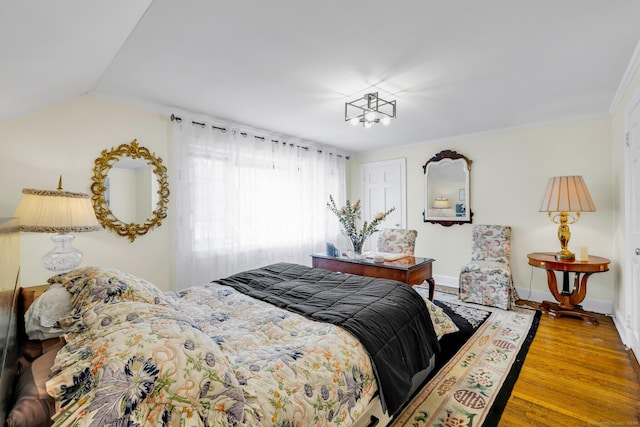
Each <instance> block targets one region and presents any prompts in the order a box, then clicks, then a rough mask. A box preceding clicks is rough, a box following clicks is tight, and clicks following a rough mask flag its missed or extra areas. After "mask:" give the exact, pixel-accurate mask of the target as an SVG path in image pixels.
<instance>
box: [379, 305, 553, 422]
mask: <svg viewBox="0 0 640 427" xmlns="http://www.w3.org/2000/svg"><path fill="white" fill-rule="evenodd" d="M439 299H440V300H439ZM438 300H439V301H438ZM436 301H437V304H438V305H439V306H441V307H443V308H444V307H445V306H448V307H449V308H450V309H451V310H453V311H454V312H456V313H458V314H460V315H461V316H462V317H464V318H465V319H467V320H469V321H470V322H471V323H473V322H476V325H477V329H476V328H474V329H475V331H473V332H472V335H471V337H468V336H467V338H468V339H466V342H464V343H463V344H462V346H461V348H460V349H459V350H458V351H457V353H455V354H454V355H453V356H450V357H447V361H446V363H444V366H442V367H440V368H439V369H438V367H437V368H436V369H437V372H436V373H435V374H434V376H432V377H431V379H430V380H429V381H428V382H427V384H426V385H425V386H424V387H423V388H422V389H421V390H420V391H418V392H417V394H416V395H415V396H414V398H413V399H412V400H411V402H410V403H409V404H408V405H407V406H406V407H405V408H404V409H403V411H402V412H401V413H400V415H398V416H397V417H396V418H395V419H394V421H393V423H392V424H391V426H392V427H401V426H411V427H422V426H434V427H450V426H451V427H453V426H455V427H462V426H465V427H478V426H481V425H485V426H492V425H497V424H498V420H499V419H500V415H501V414H502V411H503V410H504V407H505V405H506V403H507V400H508V399H509V395H510V394H511V390H512V389H513V385H514V384H515V381H516V379H517V377H518V374H519V373H520V369H521V367H522V364H523V363H524V358H525V356H526V353H527V351H528V350H529V346H530V344H531V341H532V340H533V337H534V335H535V332H536V330H537V327H538V323H539V320H540V313H539V312H536V311H532V310H527V309H522V308H516V309H514V310H512V311H504V310H498V309H492V308H491V307H482V309H480V307H481V306H476V305H471V304H464V303H461V302H459V301H457V298H456V297H455V296H452V295H444V294H441V293H439V294H436ZM483 309H486V310H483ZM447 311H448V310H447ZM482 313H485V314H484V316H483V314H482ZM454 320H456V319H454ZM456 322H457V320H456ZM446 337H447V336H446V335H445V336H444V337H443V338H442V339H445V338H446Z"/></svg>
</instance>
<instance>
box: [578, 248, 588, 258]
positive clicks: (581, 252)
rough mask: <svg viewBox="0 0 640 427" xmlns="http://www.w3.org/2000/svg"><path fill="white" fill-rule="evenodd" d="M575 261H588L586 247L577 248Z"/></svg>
mask: <svg viewBox="0 0 640 427" xmlns="http://www.w3.org/2000/svg"><path fill="white" fill-rule="evenodd" d="M576 261H589V248H587V247H586V246H578V249H577V251H576Z"/></svg>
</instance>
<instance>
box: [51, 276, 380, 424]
mask: <svg viewBox="0 0 640 427" xmlns="http://www.w3.org/2000/svg"><path fill="white" fill-rule="evenodd" d="M81 270H83V271H82V274H79V273H75V275H73V274H71V273H74V272H71V273H66V275H61V276H56V278H54V281H59V282H61V283H64V285H65V287H67V289H68V290H69V292H71V293H72V294H73V295H74V297H73V299H74V307H75V315H74V316H72V317H69V318H66V319H64V320H63V321H61V326H62V328H63V329H64V330H65V331H66V335H65V338H66V340H67V345H66V346H65V347H64V348H63V349H62V350H61V351H60V352H59V353H58V356H57V357H56V366H54V369H53V373H52V378H51V379H50V380H49V381H48V382H47V391H48V392H49V394H51V395H52V396H54V399H55V401H56V408H57V413H56V416H55V417H54V425H56V426H85V425H86V426H105V425H107V426H129V425H133V426H136V425H139V426H143V425H149V426H151V425H153V426H174V425H175V426H214V425H251V426H254V425H264V426H294V425H295V426H304V425H308V426H330V425H335V426H346V425H349V424H351V423H352V422H353V420H355V419H356V418H357V417H358V416H359V415H360V414H361V413H362V412H363V411H364V408H365V407H366V406H367V404H368V403H369V401H370V399H371V398H372V396H373V395H374V394H375V392H376V390H377V386H376V382H375V380H374V375H373V373H372V368H371V363H370V360H369V357H368V356H367V354H366V353H365V351H364V350H363V348H362V346H361V345H360V343H359V342H358V341H357V340H356V339H355V338H353V336H351V335H350V334H349V333H347V332H345V331H344V330H342V329H340V328H338V327H335V326H333V325H329V324H324V323H319V322H313V321H309V320H307V319H305V318H303V317H301V316H299V315H296V314H294V313H290V312H288V311H285V310H281V309H278V308H275V307H274V306H272V305H270V304H265V303H262V302H260V301H257V300H255V299H253V298H250V297H248V296H245V295H243V294H240V293H238V292H236V291H234V290H232V289H231V288H229V287H226V286H222V285H218V284H207V285H202V286H197V287H192V288H189V289H188V290H186V291H183V292H180V293H178V294H172V293H169V294H163V293H161V292H159V291H158V290H157V288H155V287H154V286H153V285H151V284H150V283H148V282H145V281H143V280H141V279H137V278H135V277H133V276H129V275H124V274H123V273H120V272H117V271H116V272H114V271H110V270H104V269H96V268H94V269H93V270H91V269H90V268H87V269H81Z"/></svg>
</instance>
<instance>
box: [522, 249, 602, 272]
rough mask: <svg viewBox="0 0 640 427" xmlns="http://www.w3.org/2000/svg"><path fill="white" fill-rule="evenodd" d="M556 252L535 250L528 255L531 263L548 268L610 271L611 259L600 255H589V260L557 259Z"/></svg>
mask: <svg viewBox="0 0 640 427" xmlns="http://www.w3.org/2000/svg"><path fill="white" fill-rule="evenodd" d="M555 255H556V254H555V252H533V253H530V254H528V255H527V258H529V264H530V265H533V266H534V267H540V268H546V269H547V270H556V271H571V272H578V273H596V272H600V271H608V270H609V264H610V263H611V261H610V260H608V259H607V258H602V257H599V256H594V255H589V260H588V261H576V260H560V259H556V256H555Z"/></svg>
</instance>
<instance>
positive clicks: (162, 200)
mask: <svg viewBox="0 0 640 427" xmlns="http://www.w3.org/2000/svg"><path fill="white" fill-rule="evenodd" d="M126 157H130V158H132V159H142V160H144V161H145V162H146V163H147V164H148V165H149V166H151V168H152V170H153V173H154V174H155V176H156V179H157V182H158V196H159V197H158V203H157V204H156V208H155V209H154V210H153V212H152V215H151V216H150V217H149V218H147V219H146V220H145V222H144V223H143V224H139V223H136V222H130V223H125V222H123V221H121V220H119V219H118V218H117V217H116V216H115V215H114V214H113V212H111V209H110V208H109V204H108V203H107V200H106V199H105V191H106V190H107V185H106V178H107V175H108V174H109V171H110V170H111V168H112V167H113V165H114V164H115V163H117V162H118V161H119V160H121V159H122V158H126ZM91 180H92V181H93V183H92V184H91V193H92V196H91V200H92V201H93V209H94V210H95V211H96V217H97V218H98V221H100V223H101V224H102V226H103V227H104V228H108V229H110V230H111V231H113V232H114V233H116V234H117V235H119V236H123V237H128V238H129V240H130V241H131V242H133V241H134V240H135V239H136V238H137V237H139V236H143V235H145V234H147V232H148V231H149V230H151V229H152V228H153V227H159V226H160V225H161V224H162V220H163V219H165V218H166V217H167V204H168V203H169V183H168V179H167V168H166V167H165V166H164V165H163V164H162V159H161V158H159V157H156V156H155V154H154V153H151V152H150V151H149V149H148V148H146V147H144V146H142V145H139V144H138V141H137V140H135V139H134V140H133V141H131V143H129V144H121V145H119V146H118V147H117V148H111V150H106V149H105V150H102V152H101V153H100V157H98V158H97V159H96V161H95V166H94V167H93V177H92V178H91Z"/></svg>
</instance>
